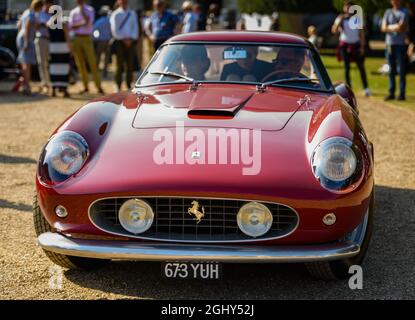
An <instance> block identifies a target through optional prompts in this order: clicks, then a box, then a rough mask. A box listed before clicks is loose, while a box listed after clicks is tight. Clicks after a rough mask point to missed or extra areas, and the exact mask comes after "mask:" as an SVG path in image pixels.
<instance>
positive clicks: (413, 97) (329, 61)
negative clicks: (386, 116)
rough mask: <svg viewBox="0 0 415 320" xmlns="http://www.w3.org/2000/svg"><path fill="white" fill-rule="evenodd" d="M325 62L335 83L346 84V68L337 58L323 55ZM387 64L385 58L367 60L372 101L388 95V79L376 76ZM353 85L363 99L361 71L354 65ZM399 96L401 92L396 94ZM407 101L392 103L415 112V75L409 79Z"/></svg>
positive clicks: (409, 76) (352, 72)
mask: <svg viewBox="0 0 415 320" xmlns="http://www.w3.org/2000/svg"><path fill="white" fill-rule="evenodd" d="M322 58H323V62H324V64H325V65H326V68H327V70H328V72H329V74H330V77H331V80H332V81H333V83H336V82H339V81H341V82H344V68H343V64H342V63H340V62H338V61H337V59H336V57H335V56H328V55H323V56H322ZM384 63H385V59H384V58H368V59H366V62H365V65H366V72H367V75H368V81H369V87H370V89H371V91H372V94H373V97H371V99H375V100H376V99H382V100H383V98H384V97H385V96H386V95H387V93H388V77H387V76H383V75H379V74H376V73H377V70H378V69H379V68H380V67H381V66H382V65H383V64H384ZM351 78H352V85H353V88H354V90H355V93H356V95H357V96H358V97H363V87H362V81H361V80H360V75H359V71H358V70H357V67H356V65H355V64H353V67H352V71H351ZM396 81H397V87H398V88H399V78H398V77H397V79H396ZM396 95H399V92H398V91H397V92H396ZM406 95H407V97H406V98H407V101H405V102H398V101H392V102H391V103H392V104H394V105H397V106H402V107H407V108H413V109H414V110H415V74H409V75H408V77H407V89H406Z"/></svg>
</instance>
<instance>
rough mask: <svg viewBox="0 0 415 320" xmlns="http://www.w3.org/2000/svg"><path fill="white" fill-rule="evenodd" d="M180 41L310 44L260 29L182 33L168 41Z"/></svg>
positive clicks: (289, 35)
mask: <svg viewBox="0 0 415 320" xmlns="http://www.w3.org/2000/svg"><path fill="white" fill-rule="evenodd" d="M180 41H186V42H187V41H198V42H199V41H200V42H205V41H206V42H208V41H214V42H216V41H217V42H266V43H286V44H295V45H308V42H307V40H305V39H304V38H303V37H300V36H297V35H293V34H290V33H284V32H260V31H232V32H229V31H214V32H193V33H185V34H180V35H177V36H175V37H172V38H170V39H169V40H167V42H166V43H172V42H180Z"/></svg>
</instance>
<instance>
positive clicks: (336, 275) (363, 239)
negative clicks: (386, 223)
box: [306, 196, 375, 281]
mask: <svg viewBox="0 0 415 320" xmlns="http://www.w3.org/2000/svg"><path fill="white" fill-rule="evenodd" d="M374 200H375V198H374V196H372V199H371V202H370V205H369V208H368V210H367V212H366V214H365V216H364V217H363V220H362V222H361V223H360V224H359V225H358V226H357V227H356V229H355V230H353V231H352V232H351V233H350V234H349V235H348V236H347V237H346V239H348V240H351V241H353V242H354V243H357V244H359V245H360V252H359V254H357V255H356V256H354V257H351V258H348V259H343V260H334V261H318V262H310V263H307V264H306V267H307V269H308V272H309V273H310V274H311V275H312V276H313V277H315V278H317V279H321V280H326V281H328V280H340V279H346V278H347V277H348V276H350V274H349V268H350V267H351V266H353V265H361V264H362V262H363V259H364V257H365V255H366V252H367V248H368V246H369V242H370V238H371V237H372V229H373V215H374V202H375V201H374Z"/></svg>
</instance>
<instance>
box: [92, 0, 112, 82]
mask: <svg viewBox="0 0 415 320" xmlns="http://www.w3.org/2000/svg"><path fill="white" fill-rule="evenodd" d="M110 13H111V10H110V7H109V6H102V7H101V8H100V10H99V12H98V14H99V15H100V17H99V18H98V19H97V20H96V21H95V23H94V27H93V31H92V37H93V39H94V47H95V54H96V56H97V67H98V68H99V65H100V62H101V58H102V55H104V68H103V69H102V77H103V78H106V77H107V74H108V72H107V70H108V65H109V60H110V41H111V39H112V34H111V24H110Z"/></svg>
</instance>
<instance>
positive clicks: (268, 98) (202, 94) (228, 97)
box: [133, 84, 305, 131]
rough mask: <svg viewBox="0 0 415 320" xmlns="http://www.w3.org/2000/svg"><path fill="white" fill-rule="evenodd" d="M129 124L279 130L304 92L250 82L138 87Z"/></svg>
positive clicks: (140, 127) (157, 126)
mask: <svg viewBox="0 0 415 320" xmlns="http://www.w3.org/2000/svg"><path fill="white" fill-rule="evenodd" d="M140 93H141V94H142V95H143V99H142V100H141V104H140V106H139V107H138V109H137V113H136V115H135V117H134V120H133V127H134V128H137V129H147V128H173V127H176V125H181V126H184V127H222V128H238V129H261V130H270V131H271V130H273V131H275V130H277V131H278V130H281V129H282V128H284V126H285V125H286V124H287V122H288V121H289V119H290V118H291V117H292V116H293V114H294V113H295V112H296V111H297V110H298V108H299V107H300V105H301V103H300V102H299V101H301V99H302V98H303V97H304V95H305V94H304V92H301V91H299V90H290V89H282V88H270V89H269V90H267V91H266V92H258V91H257V90H256V87H255V86H250V85H239V86H235V85H232V86H231V85H223V84H222V85H219V84H203V85H200V86H199V87H198V88H196V89H189V86H184V85H179V86H169V87H166V88H164V87H163V86H159V87H155V88H153V89H148V88H147V89H146V90H142V91H140Z"/></svg>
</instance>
